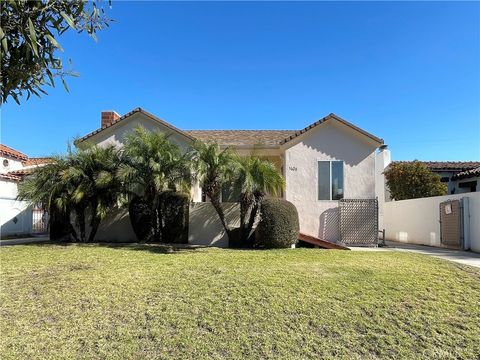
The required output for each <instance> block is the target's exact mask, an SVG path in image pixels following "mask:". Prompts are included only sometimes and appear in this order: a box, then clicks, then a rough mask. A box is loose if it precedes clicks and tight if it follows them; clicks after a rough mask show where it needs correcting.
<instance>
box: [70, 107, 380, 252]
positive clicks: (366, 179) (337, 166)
mask: <svg viewBox="0 0 480 360" xmlns="http://www.w3.org/2000/svg"><path fill="white" fill-rule="evenodd" d="M136 126H143V127H144V128H146V129H149V130H160V131H162V132H164V133H166V134H169V135H170V139H171V141H173V142H175V143H177V144H178V145H179V146H180V147H182V148H184V149H186V148H187V147H188V146H189V145H190V144H191V142H192V141H194V140H196V139H199V140H203V141H216V142H217V143H218V144H219V145H220V146H221V147H227V146H231V147H233V148H235V149H236V150H237V151H238V152H239V153H241V154H250V153H252V152H253V153H254V154H256V155H258V156H261V157H264V158H268V159H270V160H271V161H273V162H274V163H275V164H276V165H277V167H278V169H279V171H281V172H282V173H283V175H284V176H285V180H286V188H285V191H284V193H283V194H282V197H283V198H285V199H286V200H288V201H291V202H292V203H293V204H295V206H296V207H297V209H298V213H299V217H300V230H301V231H302V232H303V233H306V234H308V235H312V236H315V237H319V238H320V239H325V240H329V241H336V240H338V238H339V234H338V206H339V200H340V199H342V198H355V199H372V198H375V197H376V196H377V191H376V189H377V188H378V189H380V190H381V191H383V188H384V187H383V176H382V175H381V173H382V172H383V170H384V166H383V165H382V166H380V168H377V167H378V165H377V166H376V163H377V164H385V161H383V160H380V161H377V158H382V157H384V156H387V157H388V158H389V154H388V150H386V149H385V148H386V147H385V146H383V140H382V139H380V138H378V137H376V136H374V135H372V134H370V133H368V132H366V131H365V130H362V129H360V128H359V127H357V126H355V125H353V124H351V123H349V122H348V121H346V120H344V119H342V118H340V117H339V116H337V115H335V114H329V115H327V116H326V117H324V118H322V119H320V120H318V121H316V122H315V123H313V124H311V125H309V126H307V127H306V128H304V129H302V130H181V129H178V128H176V127H175V126H173V125H171V124H169V123H168V122H166V121H164V120H162V119H160V118H158V117H156V116H154V115H152V114H150V113H148V112H147V111H145V110H143V109H140V108H137V109H135V110H133V111H131V112H129V113H127V114H125V115H123V116H119V115H118V114H117V113H116V112H114V111H106V112H102V115H101V127H100V128H99V129H97V130H95V131H93V132H91V133H90V134H88V135H86V136H84V137H82V138H80V139H78V140H77V141H76V145H77V146H78V147H80V148H81V147H82V146H84V144H85V143H93V144H98V145H100V146H102V145H106V144H115V145H117V146H122V144H123V141H124V139H125V135H126V134H127V133H129V132H131V131H132V130H133V129H134V128H135V127H136ZM377 149H380V150H378V151H377ZM376 182H381V186H378V184H377V183H376ZM382 196H384V195H382ZM192 200H193V202H194V203H201V202H202V200H203V201H204V200H205V199H204V197H202V191H201V189H200V188H199V186H198V185H196V186H194V187H193V189H192ZM195 216H196V215H195ZM192 217H193V216H192V213H191V216H190V218H191V219H190V222H191V223H192V221H194V220H192ZM118 221H119V222H120V221H122V223H123V224H124V226H127V225H126V224H127V223H128V221H126V220H125V219H123V218H122V219H121V220H118ZM198 224H201V226H202V227H201V230H198V231H205V232H206V233H209V234H210V232H208V229H207V227H208V221H204V220H202V221H199V222H198ZM111 229H113V228H111ZM192 231H193V230H192V229H190V232H192ZM109 232H110V233H111V234H115V235H112V236H124V237H127V235H125V234H127V232H126V231H115V230H109ZM130 233H131V231H130ZM200 235H201V234H200ZM100 237H101V235H100ZM200 237H201V236H199V235H198V234H197V235H195V234H192V236H190V241H191V242H195V241H196V240H195V239H198V238H200ZM203 237H204V238H206V237H207V236H203ZM192 239H193V240H192ZM216 239H217V240H218V237H216ZM109 240H113V239H109ZM223 240H224V238H223ZM223 240H222V241H223ZM215 241H216V240H215ZM215 244H217V245H218V244H224V243H223V242H216V243H215Z"/></svg>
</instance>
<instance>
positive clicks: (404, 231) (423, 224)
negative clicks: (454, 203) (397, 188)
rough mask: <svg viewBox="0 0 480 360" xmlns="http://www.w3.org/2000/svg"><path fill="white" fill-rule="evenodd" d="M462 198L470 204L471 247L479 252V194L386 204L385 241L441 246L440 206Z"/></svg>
mask: <svg viewBox="0 0 480 360" xmlns="http://www.w3.org/2000/svg"><path fill="white" fill-rule="evenodd" d="M465 197H468V203H469V205H468V206H469V209H468V210H469V214H470V218H469V223H470V226H469V228H470V248H471V250H473V251H477V252H480V192H472V193H466V194H456V195H445V196H435V197H429V198H421V199H411V200H401V201H391V202H386V203H385V204H384V226H385V229H386V239H387V240H394V241H400V242H406V243H411V244H421V245H430V246H441V243H440V222H439V218H440V214H439V205H440V203H441V202H444V201H446V200H451V199H461V198H465Z"/></svg>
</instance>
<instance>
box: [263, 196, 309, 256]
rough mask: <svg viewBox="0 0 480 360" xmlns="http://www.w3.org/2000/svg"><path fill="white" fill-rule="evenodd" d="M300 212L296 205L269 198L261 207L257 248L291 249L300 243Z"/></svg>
mask: <svg viewBox="0 0 480 360" xmlns="http://www.w3.org/2000/svg"><path fill="white" fill-rule="evenodd" d="M299 229H300V227H299V221H298V212H297V208H296V207H295V205H293V204H292V203H291V202H289V201H286V200H282V199H273V198H268V199H265V200H263V201H262V203H261V205H260V222H259V223H258V226H257V229H256V232H255V238H256V243H257V246H259V247H264V248H289V247H291V246H292V245H293V244H295V243H296V242H297V241H298V232H299Z"/></svg>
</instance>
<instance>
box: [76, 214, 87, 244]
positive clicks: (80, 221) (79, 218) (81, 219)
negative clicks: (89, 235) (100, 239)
mask: <svg viewBox="0 0 480 360" xmlns="http://www.w3.org/2000/svg"><path fill="white" fill-rule="evenodd" d="M75 213H76V219H75V221H76V223H77V227H78V230H79V231H80V241H81V242H85V241H86V234H85V209H78V210H76V211H75Z"/></svg>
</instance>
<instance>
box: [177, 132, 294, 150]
mask: <svg viewBox="0 0 480 360" xmlns="http://www.w3.org/2000/svg"><path fill="white" fill-rule="evenodd" d="M185 132H186V133H187V134H189V135H191V136H193V137H195V138H196V139H199V140H202V141H216V142H217V143H218V144H220V145H224V146H242V145H246V146H255V145H267V146H275V145H280V142H281V141H282V140H283V139H285V138H286V137H288V136H290V135H292V134H294V133H295V130H186V131H185Z"/></svg>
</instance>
